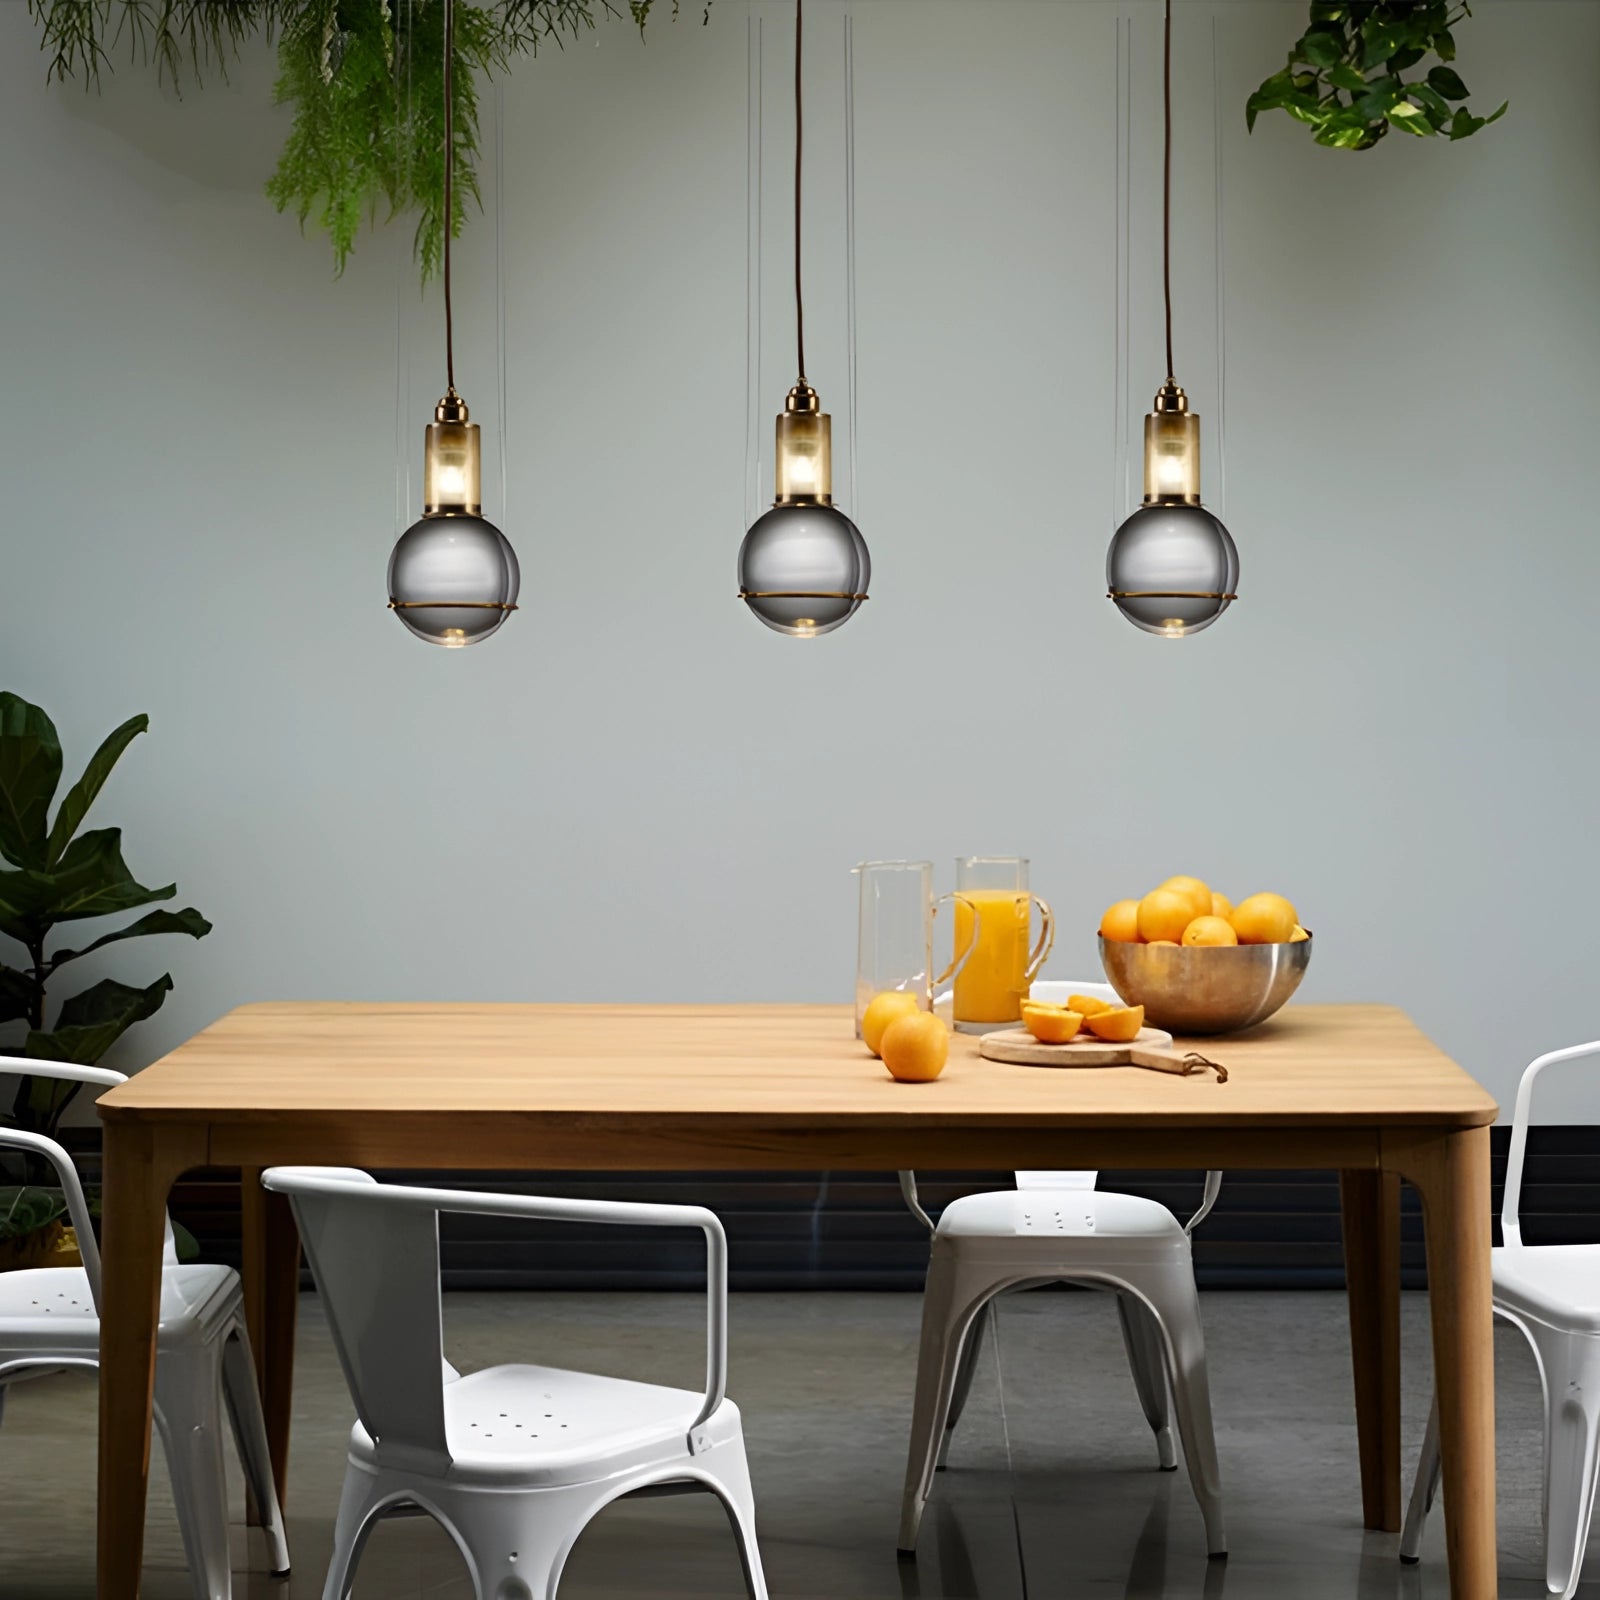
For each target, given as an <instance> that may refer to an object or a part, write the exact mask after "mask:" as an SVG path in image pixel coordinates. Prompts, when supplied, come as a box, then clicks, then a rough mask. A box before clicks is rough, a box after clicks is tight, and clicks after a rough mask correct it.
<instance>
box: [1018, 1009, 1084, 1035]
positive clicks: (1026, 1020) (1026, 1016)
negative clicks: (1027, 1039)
mask: <svg viewBox="0 0 1600 1600" xmlns="http://www.w3.org/2000/svg"><path fill="white" fill-rule="evenodd" d="M1022 1025H1023V1027H1025V1028H1026V1029H1027V1030H1028V1032H1029V1033H1031V1034H1032V1035H1033V1036H1034V1038H1035V1039H1037V1040H1038V1041H1039V1043H1040V1044H1065V1043H1066V1042H1067V1041H1068V1040H1069V1039H1071V1038H1072V1037H1073V1036H1074V1035H1075V1034H1076V1033H1077V1031H1078V1029H1079V1028H1081V1027H1082V1026H1083V1013H1082V1012H1081V1011H1069V1010H1068V1009H1067V1008H1066V1007H1065V1006H1053V1005H1046V1004H1043V1003H1042V1002H1038V1001H1032V1000H1024V1001H1023V1002H1022Z"/></svg>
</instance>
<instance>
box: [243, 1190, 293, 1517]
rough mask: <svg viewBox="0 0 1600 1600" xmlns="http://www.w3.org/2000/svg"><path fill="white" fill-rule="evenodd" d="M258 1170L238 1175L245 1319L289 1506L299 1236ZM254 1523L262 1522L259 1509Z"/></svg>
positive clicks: (283, 1499) (276, 1470) (277, 1476)
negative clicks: (263, 1186)
mask: <svg viewBox="0 0 1600 1600" xmlns="http://www.w3.org/2000/svg"><path fill="white" fill-rule="evenodd" d="M261 1172H262V1169H261V1168H260V1167H246V1168H245V1169H244V1171H243V1172H242V1173H241V1174H240V1212H241V1227H242V1231H243V1245H244V1250H243V1259H244V1315H245V1323H246V1325H247V1326H248V1328H249V1330H250V1346H251V1349H252V1351H253V1352H254V1354H255V1358H256V1381H257V1382H258V1383H259V1384H260V1386H261V1409H262V1412H263V1414H264V1415H265V1417H266V1422H267V1444H268V1447H269V1449H270V1450H271V1453H272V1478H273V1482H274V1483H276V1484H277V1486H278V1504H279V1505H280V1506H283V1505H287V1504H288V1493H289V1419H290V1416H291V1414H292V1411H293V1406H294V1330H295V1320H296V1317H297V1315H298V1312H299V1306H300V1234H299V1232H298V1230H297V1229H296V1228H295V1225H294V1213H293V1211H291V1210H290V1208H289V1202H288V1200H287V1199H286V1198H285V1197H284V1196H283V1195H281V1194H271V1193H269V1192H268V1191H267V1190H265V1189H263V1188H262V1187H261ZM250 1520H251V1522H252V1523H257V1525H259V1523H258V1518H257V1515H256V1510H255V1507H254V1506H252V1507H251V1514H250Z"/></svg>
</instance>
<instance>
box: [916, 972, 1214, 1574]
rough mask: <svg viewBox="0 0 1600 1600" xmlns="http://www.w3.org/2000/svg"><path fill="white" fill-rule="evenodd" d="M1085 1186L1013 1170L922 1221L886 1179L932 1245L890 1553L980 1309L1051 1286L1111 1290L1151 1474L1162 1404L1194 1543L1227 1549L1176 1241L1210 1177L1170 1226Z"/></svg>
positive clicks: (1192, 1303)
mask: <svg viewBox="0 0 1600 1600" xmlns="http://www.w3.org/2000/svg"><path fill="white" fill-rule="evenodd" d="M1033 993H1034V995H1035V997H1037V998H1038V999H1041V1000H1052V1001H1062V1000H1065V999H1066V998H1067V996H1068V995H1069V994H1084V995H1092V996H1094V997H1095V998H1097V999H1107V1000H1112V1001H1115V1000H1116V999H1117V993H1116V991H1115V990H1114V989H1113V988H1111V987H1110V985H1108V984H1104V983H1088V982H1084V983H1061V982H1048V983H1035V984H1034V985H1033ZM1085 1070H1088V1069H1085ZM1097 1178H1098V1174H1097V1173H1095V1172H1019V1173H1017V1175H1016V1179H1017V1187H1016V1188H1015V1189H1014V1190H1002V1191H1000V1192H998V1193H993V1194H975V1195H966V1196H964V1197H962V1198H961V1199H958V1200H954V1201H952V1202H951V1203H950V1204H949V1205H948V1206H946V1207H945V1209H944V1212H943V1214H942V1215H941V1216H940V1218H939V1220H938V1222H937V1223H935V1222H934V1221H933V1219H932V1218H931V1217H930V1216H929V1215H928V1214H927V1212H926V1211H925V1210H924V1209H923V1208H922V1205H921V1204H920V1202H919V1200H918V1197H917V1187H916V1174H915V1173H913V1172H902V1173H901V1174H900V1189H901V1193H902V1194H903V1195H904V1197H905V1200H906V1204H907V1205H908V1206H909V1207H910V1208H911V1210H912V1212H913V1213H914V1214H915V1215H916V1216H917V1217H918V1219H919V1220H920V1221H921V1222H923V1223H924V1224H925V1225H926V1227H927V1228H928V1231H929V1233H930V1234H931V1235H932V1239H933V1247H932V1254H931V1257H930V1260H929V1263H928V1278H927V1285H926V1288H925V1290H924V1294H923V1303H922V1344H921V1349H920V1351H919V1353H918V1357H917V1388H916V1399H915V1402H914V1406H913V1410H912V1420H911V1444H910V1450H909V1452H908V1455H907V1459H906V1483H905V1495H904V1498H903V1500H902V1501H901V1509H900V1539H899V1548H900V1552H901V1554H902V1555H912V1554H914V1553H915V1549H916V1542H917V1530H918V1527H919V1526H920V1524H921V1521H922V1512H923V1508H924V1506H925V1505H926V1504H927V1500H928V1495H929V1493H930V1491H931V1489H932V1486H933V1478H934V1473H935V1472H936V1471H937V1470H938V1469H939V1468H940V1467H942V1466H943V1464H944V1459H945V1456H946V1454H947V1453H948V1451H949V1448H950V1437H951V1434H952V1433H953V1432H954V1429H955V1426H956V1423H957V1422H958V1421H959V1420H960V1418H961V1413H962V1410H963V1409H964V1408H965V1405H966V1401H967V1396H968V1393H969V1392H970V1390H971V1387H972V1377H973V1372H974V1370H975V1368H976V1366H977V1360H978V1352H979V1348H980V1346H981V1343H982V1340H983V1336H984V1332H985V1330H986V1328H987V1326H988V1323H989V1321H990V1318H991V1316H992V1305H991V1303H992V1301H993V1300H994V1298H995V1297H996V1296H997V1295H1000V1294H1003V1293H1007V1292H1010V1291H1012V1290H1018V1289H1026V1288H1032V1287H1035V1286H1036V1285H1039V1284H1044V1283H1062V1282H1067V1283H1076V1284H1082V1285H1085V1286H1087V1287H1092V1288H1098V1289H1106V1290H1110V1291H1112V1292H1114V1293H1115V1294H1116V1296H1117V1315H1118V1319H1119V1321H1120V1322H1121V1325H1122V1337H1123V1343H1124V1344H1125V1346H1126V1347H1127V1352H1128V1361H1129V1365H1130V1366H1131V1367H1132V1369H1133V1381H1134V1387H1135V1390H1136V1391H1137V1393H1138V1396H1139V1403H1140V1405H1141V1407H1142V1408H1143V1410H1144V1414H1145V1418H1146V1420H1147V1421H1148V1422H1149V1424H1150V1426H1151V1429H1152V1430H1153V1431H1154V1433H1155V1436H1156V1449H1157V1452H1158V1456H1159V1460H1160V1465H1161V1468H1162V1470H1163V1471H1173V1470H1175V1469H1176V1467H1177V1464H1178V1463H1177V1452H1176V1450H1175V1449H1174V1446H1173V1439H1172V1427H1171V1421H1170V1411H1171V1408H1170V1407H1169V1394H1170V1396H1171V1397H1172V1399H1174V1400H1175V1401H1176V1411H1177V1422H1178V1432H1179V1435H1180V1436H1181V1438H1182V1440H1183V1454H1184V1459H1185V1461H1186V1462H1187V1464H1188V1467H1189V1479H1190V1484H1191V1486H1192V1487H1193V1489H1194V1495H1195V1499H1196V1500H1197V1501H1198V1502H1199V1505H1200V1514H1201V1516H1202V1517H1203V1519H1204V1521H1205V1529H1206V1547H1207V1549H1208V1550H1209V1551H1210V1553H1211V1554H1212V1555H1213V1556H1223V1555H1225V1554H1226V1553H1227V1538H1226V1535H1225V1533H1224V1531H1223V1518H1222V1494H1221V1481H1220V1475H1219V1473H1218V1469H1217V1451H1216V1443H1215V1440H1214V1438H1213V1434H1212V1425H1211V1389H1210V1382H1209V1380H1208V1377H1207V1374H1206V1359H1205V1336H1204V1333H1203V1332H1202V1330H1201V1326H1200V1304H1199V1297H1198V1295H1197V1294H1196V1291H1195V1283H1194V1268H1193V1264H1192V1260H1191V1256H1190V1248H1189V1236H1190V1234H1191V1233H1192V1232H1193V1231H1194V1229H1195V1228H1197V1227H1198V1226H1199V1225H1200V1223H1201V1222H1203V1221H1204V1220H1205V1218H1206V1215H1207V1214H1208V1213H1209V1212H1210V1210H1211V1208H1212V1206H1213V1205H1214V1204H1215V1203H1216V1198H1217V1193H1218V1190H1219V1188H1220V1186H1221V1182H1222V1174H1221V1173H1220V1172H1209V1173H1207V1174H1206V1184H1205V1192H1204V1195H1203V1196H1202V1199H1201V1203H1200V1208H1199V1210H1198V1211H1196V1212H1195V1214H1194V1215H1193V1216H1192V1217H1191V1218H1190V1219H1189V1221H1188V1222H1187V1223H1184V1224H1180V1223H1179V1222H1178V1219H1177V1218H1176V1217H1174V1216H1173V1215H1172V1213H1171V1212H1170V1211H1168V1210H1167V1208H1166V1207H1165V1206H1163V1205H1161V1204H1159V1203H1158V1202H1157V1201H1154V1200H1145V1199H1141V1198H1139V1197H1138V1196H1136V1195H1125V1194H1101V1193H1097V1192H1096V1190H1095V1182H1096V1179H1097Z"/></svg>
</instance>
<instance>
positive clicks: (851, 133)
mask: <svg viewBox="0 0 1600 1600" xmlns="http://www.w3.org/2000/svg"><path fill="white" fill-rule="evenodd" d="M844 270H845V339H846V341H847V348H846V358H847V369H848V377H849V388H850V430H849V440H850V514H851V516H853V517H859V516H860V515H861V497H860V494H859V493H858V491H857V488H856V454H857V452H856V411H857V406H856V44H855V19H854V18H853V17H852V16H851V15H850V13H849V12H848V11H847V12H846V13H845V16H844Z"/></svg>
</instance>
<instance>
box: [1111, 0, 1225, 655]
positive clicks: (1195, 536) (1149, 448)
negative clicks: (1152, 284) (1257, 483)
mask: <svg viewBox="0 0 1600 1600" xmlns="http://www.w3.org/2000/svg"><path fill="white" fill-rule="evenodd" d="M1162 116H1163V127H1164V138H1165V143H1164V147H1163V151H1162V167H1161V283H1162V294H1163V298H1164V300H1165V303H1166V317H1167V381H1166V382H1165V383H1163V384H1162V385H1161V387H1160V389H1159V390H1157V391H1156V398H1155V409H1154V410H1152V411H1151V412H1150V413H1149V414H1148V415H1147V416H1146V417H1145V419H1144V503H1143V504H1142V505H1141V506H1140V507H1139V508H1138V509H1137V510H1136V511H1135V512H1134V513H1133V515H1132V516H1131V517H1129V518H1128V520H1127V521H1126V522H1124V523H1123V524H1122V526H1121V527H1120V528H1118V529H1117V531H1116V533H1115V534H1113V535H1112V538H1111V548H1110V549H1109V550H1108V551H1107V552H1106V586H1107V588H1108V590H1109V592H1110V598H1111V599H1112V600H1114V601H1115V602H1116V606H1117V609H1118V610H1119V611H1120V612H1121V613H1122V614H1123V616H1125V617H1126V618H1127V619H1128V621H1129V622H1131V623H1132V624H1133V625H1134V627H1136V628H1142V629H1143V630H1144V631H1145V632H1146V633H1156V634H1161V635H1163V636H1164V637H1166V638H1169V639H1182V638H1186V637H1187V636H1188V635H1189V634H1191V633H1199V632H1200V630H1201V629H1202V628H1209V627H1210V626H1211V624H1212V623H1213V622H1215V621H1216V620H1217V618H1218V617H1220V616H1221V615H1222V613H1223V612H1224V611H1226V610H1227V609H1228V607H1229V605H1230V604H1231V603H1232V602H1233V601H1234V600H1235V599H1237V598H1238V595H1237V590H1238V585H1239V552H1238V551H1237V550H1236V549H1235V548H1234V543H1233V537H1232V535H1231V534H1230V533H1229V532H1228V530H1227V529H1226V528H1225V527H1223V525H1222V523H1221V522H1220V521H1219V520H1218V519H1217V518H1216V517H1214V516H1213V515H1212V514H1211V513H1210V512H1209V511H1207V510H1206V508H1205V507H1204V506H1203V505H1201V504H1200V418H1199V417H1198V416H1197V415H1196V414H1195V413H1194V412H1193V411H1191V410H1190V409H1189V398H1188V396H1187V395H1186V394H1184V392H1183V390H1182V389H1181V388H1180V387H1179V385H1178V380H1177V379H1176V378H1175V377H1174V376H1173V375H1172V374H1173V362H1172V0H1166V36H1165V49H1164V56H1163V64H1162Z"/></svg>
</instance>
